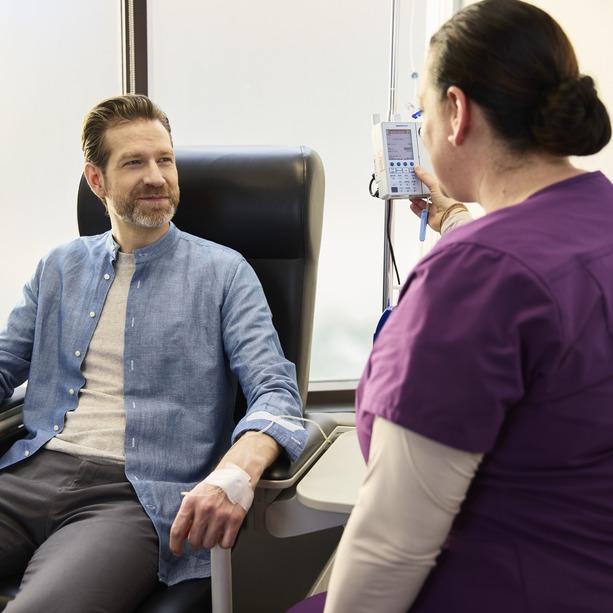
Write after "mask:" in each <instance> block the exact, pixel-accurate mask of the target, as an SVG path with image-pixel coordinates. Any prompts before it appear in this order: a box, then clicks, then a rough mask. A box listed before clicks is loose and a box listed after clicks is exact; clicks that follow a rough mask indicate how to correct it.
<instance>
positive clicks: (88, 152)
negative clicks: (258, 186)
mask: <svg viewBox="0 0 613 613" xmlns="http://www.w3.org/2000/svg"><path fill="white" fill-rule="evenodd" d="M82 141H83V143H82V144H83V151H84V155H85V177H86V179H87V181H88V184H89V186H90V187H91V189H92V190H93V191H94V193H95V194H96V195H97V196H98V197H99V198H100V199H101V200H102V202H103V203H104V205H105V207H106V209H107V212H108V215H109V217H110V220H111V227H112V229H111V231H110V232H108V233H106V234H104V235H100V236H95V237H85V238H80V239H77V240H75V241H73V242H71V243H69V244H67V245H64V246H61V247H59V248H57V249H55V250H53V251H52V252H51V253H50V254H49V255H48V256H46V257H45V258H44V259H43V260H42V261H41V263H40V264H39V266H38V269H37V271H36V273H35V274H34V276H33V277H32V279H31V280H30V282H29V283H28V284H27V285H26V287H25V289H24V296H23V299H22V301H21V302H20V303H19V304H18V305H17V306H16V308H15V309H14V311H13V312H12V313H11V315H10V317H9V319H8V323H7V326H6V327H5V328H4V329H3V330H2V331H0V401H2V400H3V399H4V398H5V397H8V396H10V395H11V394H12V391H13V389H14V387H15V386H17V385H20V384H21V383H22V382H24V381H26V380H28V387H27V393H26V398H25V402H24V408H23V417H24V424H25V426H26V428H27V431H28V435H27V436H26V437H25V438H24V439H22V440H19V441H17V442H16V443H15V444H14V445H13V446H12V447H11V449H10V450H9V451H8V452H7V453H6V454H5V455H4V456H3V457H2V458H0V576H6V575H9V574H15V573H16V572H19V571H21V570H23V569H27V570H26V572H25V575H24V580H23V582H22V586H21V589H20V592H19V594H18V596H17V598H16V599H15V600H14V601H13V602H12V603H11V604H10V605H9V606H8V608H7V612H8V611H15V612H17V611H35V610H45V611H54V610H58V611H62V612H64V613H66V612H70V611H75V612H78V613H83V612H84V611H93V610H96V611H113V612H114V613H116V612H118V611H124V610H125V611H130V610H132V609H133V608H134V607H135V606H136V605H137V604H138V603H139V602H140V601H141V600H142V599H143V597H144V596H146V594H147V593H148V592H149V591H150V590H151V589H152V587H153V586H154V585H155V583H156V582H157V580H158V574H159V579H161V580H162V581H163V582H165V583H167V584H170V585H172V584H175V583H178V582H181V581H184V580H188V579H193V578H197V577H204V576H208V574H209V572H210V571H209V551H208V548H210V547H213V546H214V545H216V544H220V545H221V546H222V547H230V546H231V545H232V544H233V542H234V539H235V537H236V533H237V531H238V529H239V527H240V524H241V522H242V520H243V518H244V516H245V514H246V512H247V510H248V508H249V505H250V503H251V500H252V498H253V489H254V488H255V486H256V484H257V481H258V479H259V477H260V475H261V474H262V472H263V471H264V469H265V468H266V467H267V466H268V465H269V464H270V463H271V462H272V461H273V460H274V459H275V458H276V457H277V455H278V454H279V453H281V452H285V453H287V454H288V455H289V457H290V458H291V459H295V458H296V457H297V456H298V455H299V453H300V451H301V449H302V448H303V446H304V442H305V440H306V433H305V431H304V430H303V429H302V428H301V427H296V426H295V425H294V424H295V423H296V422H295V421H292V422H291V423H290V422H288V421H287V420H286V421H277V420H276V418H277V417H279V416H282V415H291V416H299V415H300V414H301V407H300V397H299V393H298V389H297V385H296V382H295V372H294V367H293V365H292V364H291V363H290V362H288V361H287V360H285V358H284V357H283V355H282V351H281V348H280V345H279V342H278V338H277V335H276V332H275V330H274V328H273V326H272V321H271V315H270V312H269V309H268V306H267V304H266V300H265V298H264V294H263V291H262V289H261V286H260V284H259V282H258V280H257V278H256V276H255V273H254V272H253V270H252V269H251V268H250V267H249V265H248V264H247V263H246V262H245V260H244V259H243V258H242V257H241V256H240V255H239V254H237V253H236V252H234V251H232V250H230V249H227V248H225V247H222V246H220V245H216V244H214V243H211V242H209V241H205V240H202V239H200V238H197V237H194V236H191V235H189V234H186V233H183V232H181V231H179V230H178V229H177V228H176V227H175V226H174V225H173V224H172V223H171V221H170V220H171V219H172V217H173V215H174V213H175V211H176V209H177V206H178V202H179V186H178V176H177V169H176V166H175V160H174V155H173V146H172V138H171V133H170V126H169V123H168V119H167V117H166V115H165V114H164V113H163V112H162V111H161V110H160V109H159V108H158V107H156V106H155V105H154V104H153V103H152V102H151V101H150V100H149V99H148V98H147V97H145V96H140V95H131V96H121V97H117V98H111V99H109V100H105V101H103V102H101V103H100V104H99V105H97V106H96V107H95V108H94V109H93V110H92V111H91V112H90V113H89V114H88V115H87V117H86V118H85V121H84V125H83V135H82ZM237 380H238V382H239V383H240V385H241V386H242V388H243V391H244V392H245V396H246V398H247V401H248V405H249V408H248V411H247V415H246V416H245V418H243V419H242V420H241V421H240V423H239V424H238V425H237V426H236V427H234V424H233V418H232V413H233V406H234V395H235V391H236V385H237ZM264 429H266V433H261V432H259V431H260V430H264ZM231 442H232V443H233V444H232V446H231V447H230V444H231ZM211 472H212V474H210V473H211ZM207 475H208V477H207ZM205 478H206V480H205ZM186 493H187V494H186ZM68 586H69V587H70V592H69V593H70V597H69V598H67V597H66V593H67V589H68Z"/></svg>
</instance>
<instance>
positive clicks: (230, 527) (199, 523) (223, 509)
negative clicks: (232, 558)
mask: <svg viewBox="0 0 613 613" xmlns="http://www.w3.org/2000/svg"><path fill="white" fill-rule="evenodd" d="M280 452H281V447H280V446H279V445H278V444H277V443H276V442H275V440H274V439H273V438H271V437H270V436H268V435H267V434H263V433H261V432H246V433H245V434H243V436H241V437H240V439H239V440H238V441H236V443H235V444H234V445H233V446H232V447H231V448H230V450H229V451H228V453H226V455H225V456H224V457H223V459H222V460H221V462H220V463H219V467H220V468H224V466H225V465H227V464H230V463H231V464H234V465H236V466H238V467H239V468H242V469H243V470H244V471H245V472H246V473H247V474H248V475H249V478H250V483H251V487H252V489H255V487H256V485H257V483H258V481H259V480H260V477H261V476H262V473H263V472H264V470H265V469H266V468H267V467H268V466H269V465H270V464H272V462H273V461H274V460H275V458H276V457H277V456H278V455H279V453H280ZM246 514H247V511H246V510H245V509H243V507H241V506H240V505H239V504H233V503H232V502H231V501H230V500H229V499H228V497H227V496H226V494H225V493H224V491H223V490H222V489H221V488H219V487H217V486H215V485H211V484H209V483H205V482H204V481H202V482H201V483H199V484H198V485H197V486H196V487H195V488H194V489H193V490H192V491H191V492H189V493H188V494H186V496H185V498H184V499H183V502H182V503H181V507H180V508H179V512H178V513H177V516H176V517H175V521H174V523H173V524H172V527H171V529H170V550H171V551H172V553H174V554H175V555H176V556H180V555H182V554H183V545H184V542H185V541H187V542H188V543H189V546H190V547H191V548H192V549H193V550H194V551H198V550H200V549H202V548H203V547H206V548H208V549H211V548H212V547H214V546H215V545H220V546H221V547H224V548H229V547H232V545H234V541H235V540H236V535H237V534H238V530H239V528H240V526H241V524H242V522H243V519H244V518H245V515H246Z"/></svg>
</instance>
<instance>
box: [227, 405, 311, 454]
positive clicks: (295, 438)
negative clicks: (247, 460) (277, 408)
mask: <svg viewBox="0 0 613 613" xmlns="http://www.w3.org/2000/svg"><path fill="white" fill-rule="evenodd" d="M249 431H255V432H264V433H265V434H268V436H270V437H272V438H273V439H274V440H275V441H276V442H277V443H278V444H279V445H280V446H281V447H283V449H284V450H285V453H286V454H287V456H288V457H289V459H290V460H291V461H292V462H294V461H296V460H297V459H298V457H299V456H300V454H301V453H302V450H303V449H304V446H305V445H306V441H307V432H306V430H305V429H304V427H303V426H302V423H301V421H300V420H299V419H297V418H295V417H293V416H285V415H274V414H273V413H271V412H270V411H266V410H262V409H259V410H255V411H252V412H250V413H247V415H245V417H243V418H242V419H241V420H240V421H239V422H238V424H237V426H236V428H235V429H234V432H233V433H232V444H234V442H235V441H236V440H237V439H238V438H239V437H240V436H241V435H242V434H244V433H245V432H249Z"/></svg>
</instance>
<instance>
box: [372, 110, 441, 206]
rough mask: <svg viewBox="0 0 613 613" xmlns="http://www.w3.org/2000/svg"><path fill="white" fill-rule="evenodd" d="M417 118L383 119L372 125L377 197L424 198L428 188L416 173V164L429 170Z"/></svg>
mask: <svg viewBox="0 0 613 613" xmlns="http://www.w3.org/2000/svg"><path fill="white" fill-rule="evenodd" d="M420 128H421V122H419V121H398V122H394V121H382V122H378V123H375V125H373V128H372V141H373V151H374V156H375V180H376V182H377V186H378V190H379V194H378V195H379V198H382V199H385V200H391V199H395V198H425V197H427V196H428V195H429V194H430V191H429V190H428V188H427V187H426V186H425V185H424V184H423V183H422V182H421V181H420V180H419V179H418V178H417V176H416V175H415V166H423V167H424V168H426V169H427V170H428V172H432V170H431V165H430V159H429V157H428V152H427V151H426V149H425V147H424V145H423V143H422V142H421V137H420V135H419V130H420Z"/></svg>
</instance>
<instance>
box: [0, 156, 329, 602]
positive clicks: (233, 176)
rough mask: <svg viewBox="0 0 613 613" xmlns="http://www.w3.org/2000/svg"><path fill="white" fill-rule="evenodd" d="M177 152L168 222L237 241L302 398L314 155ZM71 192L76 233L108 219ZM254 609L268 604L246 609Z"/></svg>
mask: <svg viewBox="0 0 613 613" xmlns="http://www.w3.org/2000/svg"><path fill="white" fill-rule="evenodd" d="M175 153H176V158H177V167H178V171H179V184H180V187H181V203H180V206H179V210H178V212H177V215H176V217H175V219H174V222H175V223H176V225H177V226H178V227H179V228H180V229H182V230H185V231H187V232H190V233H191V234H196V235H198V236H202V237H205V238H208V239H210V240H213V241H215V242H218V243H221V244H224V245H227V246H229V247H232V248H234V249H236V250H237V251H239V252H240V253H242V254H243V255H244V256H245V257H246V259H247V260H248V261H249V263H250V264H251V265H252V266H253V268H254V269H255V271H256V273H257V275H258V277H259V279H260V281H261V283H262V286H263V288H264V292H265V294H266V297H267V300H268V302H269V305H270V308H271V311H272V313H273V322H274V325H275V327H276V329H277V332H278V334H279V338H280V341H281V345H282V347H283V350H284V352H285V355H286V357H287V358H288V359H289V360H291V361H292V362H294V363H295V364H296V369H297V376H298V385H299V388H300V392H301V395H302V399H303V402H305V403H306V395H307V387H308V374H309V360H310V348H311V335H312V328H313V313H314V301H315V286H316V277H317V260H318V255H319V246H320V241H321V227H322V217H323V201H324V171H323V165H322V162H321V159H320V158H319V156H318V155H317V153H315V152H314V151H313V150H311V149H308V148H307V147H273V146H270V147H255V146H253V147H251V146H245V147H194V148H178V149H177V150H176V152H175ZM77 202H78V206H77V209H78V223H79V232H80V234H81V235H93V234H98V233H101V232H105V231H106V230H108V229H109V227H110V222H109V219H108V217H107V216H106V215H105V212H104V207H103V206H102V204H101V203H100V201H99V200H98V199H97V197H96V196H95V195H94V194H93V193H92V192H91V190H90V189H89V187H88V185H87V183H86V181H85V179H84V177H82V179H81V183H80V185H79V191H78V199H77ZM19 402H20V401H19V399H9V400H7V401H5V402H4V403H2V405H0V445H1V444H2V440H4V442H5V445H6V444H8V443H9V442H10V440H12V439H13V438H14V437H15V436H20V435H21V431H20V430H19V428H18V426H19V420H18V411H19ZM244 412H245V400H244V397H243V396H242V394H240V393H239V397H238V398H237V402H236V408H235V416H236V418H239V417H240V416H242V415H243V414H244ZM3 418H4V419H3ZM3 424H4V425H3ZM321 440H322V439H321V437H320V435H319V433H318V432H317V430H316V429H314V428H310V432H309V443H308V445H307V449H306V450H305V453H304V454H303V455H302V456H301V458H300V459H299V460H298V461H297V462H296V463H293V464H290V462H289V460H287V459H286V458H280V459H279V461H278V462H277V463H276V464H275V465H274V466H273V467H271V468H270V469H269V470H268V471H267V473H266V474H265V475H264V478H266V479H281V480H283V479H287V478H288V476H290V475H291V474H293V473H294V472H295V471H297V470H300V467H301V464H302V463H303V462H304V461H306V459H308V458H309V456H310V455H311V453H312V451H313V449H315V448H317V447H318V446H319V445H320V444H321ZM18 585H19V578H18V577H15V578H12V579H10V580H4V581H0V610H2V608H3V606H4V604H5V603H6V602H7V601H8V600H9V599H10V598H11V597H12V596H13V595H14V594H15V593H16V590H17V589H18ZM209 590H210V582H208V581H193V582H187V583H184V584H180V585H178V586H174V587H172V588H166V587H165V586H163V585H162V584H160V586H159V588H158V589H157V590H156V591H155V592H154V593H153V594H151V596H150V597H149V598H148V599H147V601H146V602H145V603H143V605H142V607H140V608H139V609H138V611H139V612H140V613H161V612H164V613H170V612H177V613H179V612H181V613H184V612H185V613H187V612H190V611H198V612H199V613H203V612H204V611H206V610H207V604H206V603H207V602H208V601H209V600H210V593H209ZM3 603H4V604H3ZM257 610H262V611H264V610H265V609H259V608H258V607H256V608H254V609H253V611H257Z"/></svg>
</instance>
